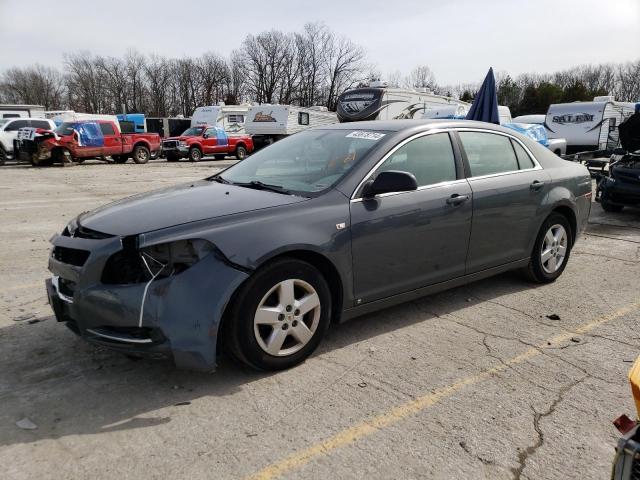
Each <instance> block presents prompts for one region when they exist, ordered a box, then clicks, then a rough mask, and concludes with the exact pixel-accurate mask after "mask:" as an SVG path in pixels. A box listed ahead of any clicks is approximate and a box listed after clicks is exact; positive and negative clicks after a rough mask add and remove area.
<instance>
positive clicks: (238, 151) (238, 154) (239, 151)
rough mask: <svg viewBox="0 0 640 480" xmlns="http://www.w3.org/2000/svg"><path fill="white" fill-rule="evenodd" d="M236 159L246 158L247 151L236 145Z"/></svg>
mask: <svg viewBox="0 0 640 480" xmlns="http://www.w3.org/2000/svg"><path fill="white" fill-rule="evenodd" d="M236 158H237V159H238V160H244V159H245V158H247V149H246V148H245V147H244V146H243V145H238V146H237V147H236Z"/></svg>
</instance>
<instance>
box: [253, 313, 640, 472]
mask: <svg viewBox="0 0 640 480" xmlns="http://www.w3.org/2000/svg"><path fill="white" fill-rule="evenodd" d="M638 308H640V301H638V302H634V303H631V304H629V305H627V306H625V307H622V308H620V309H619V310H616V311H614V312H612V313H610V314H608V315H604V316H602V317H598V318H596V319H594V320H592V321H590V322H588V323H585V324H583V325H581V326H579V327H578V328H576V329H575V330H574V331H573V332H567V333H562V334H559V335H556V336H554V337H551V338H550V339H548V340H546V341H545V342H543V343H542V344H540V345H539V346H538V347H531V348H530V349H528V350H526V351H525V352H524V353H521V354H520V355H518V356H516V357H513V358H511V359H509V360H507V361H505V362H504V364H500V365H498V366H496V367H493V368H490V369H488V370H484V371H482V372H480V373H478V374H477V375H472V376H469V377H466V378H463V379H461V380H458V381H457V382H454V383H451V384H449V385H446V386H444V387H440V388H438V389H436V390H435V391H433V392H432V393H429V394H426V395H423V396H421V397H418V398H416V399H415V400H412V401H410V402H407V403H404V404H402V405H399V406H397V407H395V408H393V409H391V410H389V411H388V412H386V413H382V414H380V415H377V416H375V417H374V418H372V419H370V420H365V421H363V422H360V423H358V424H356V425H354V426H352V427H350V428H347V429H345V430H342V431H341V432H339V433H337V434H335V435H333V436H332V437H329V438H327V439H326V440H323V441H321V442H319V443H316V444H315V445H312V446H310V447H308V448H305V449H304V450H300V451H298V452H295V453H293V454H292V455H290V456H288V457H286V458H284V459H282V460H280V461H278V462H276V463H273V464H271V465H268V466H267V467H265V468H263V469H262V470H260V471H259V472H257V473H255V474H253V475H250V476H249V477H247V479H248V480H271V479H274V478H277V477H280V476H281V475H283V474H285V473H287V472H290V471H292V470H296V469H299V468H301V467H303V466H304V465H306V464H307V463H309V462H311V461H312V460H314V459H315V458H318V457H321V456H323V455H327V454H329V453H331V452H332V451H333V450H336V449H338V448H340V447H344V446H346V445H349V444H351V443H353V442H355V441H357V440H358V439H360V438H363V437H367V436H369V435H373V434H374V433H376V432H378V431H379V430H381V429H383V428H384V427H387V426H389V425H392V424H394V423H397V422H399V421H401V420H403V419H405V418H407V417H409V416H410V415H413V414H416V413H418V412H420V411H422V410H425V409H427V408H429V407H431V406H433V405H435V404H437V403H438V402H440V401H441V400H444V399H445V398H448V397H451V396H452V395H454V394H455V393H457V392H459V391H460V390H462V389H463V388H465V387H468V386H470V385H474V384H476V383H480V382H482V381H484V380H486V379H488V378H489V377H491V376H492V375H494V374H496V373H498V372H501V371H504V370H506V369H508V368H509V367H511V366H512V365H516V364H519V363H523V362H525V361H527V360H529V359H530V358H532V357H536V356H538V355H541V354H542V352H541V351H540V350H541V349H543V348H544V347H550V346H551V347H553V346H558V345H559V344H562V343H564V342H567V341H569V340H570V339H571V337H572V336H575V334H576V333H581V334H584V333H587V332H589V331H591V330H593V329H594V328H597V327H599V326H600V325H602V324H604V323H607V322H611V321H613V320H616V319H618V318H620V317H623V316H625V315H627V314H628V313H631V312H633V311H634V310H637V309H638ZM547 342H549V343H550V344H551V345H549V344H548V343H547Z"/></svg>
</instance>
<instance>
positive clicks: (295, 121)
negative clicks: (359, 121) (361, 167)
mask: <svg viewBox="0 0 640 480" xmlns="http://www.w3.org/2000/svg"><path fill="white" fill-rule="evenodd" d="M337 121H338V119H337V117H336V114H335V113H333V112H329V111H328V110H327V108H326V107H320V106H315V107H296V106H293V105H269V104H262V105H255V106H253V107H251V108H249V111H248V113H247V121H246V123H245V130H246V132H247V134H249V135H251V136H252V137H253V142H254V143H255V144H256V148H260V147H263V146H265V145H269V144H270V143H273V142H275V141H276V140H279V139H281V138H282V137H285V136H287V135H291V134H293V133H297V132H300V131H302V130H306V129H307V128H311V127H319V126H322V125H330V124H332V123H337Z"/></svg>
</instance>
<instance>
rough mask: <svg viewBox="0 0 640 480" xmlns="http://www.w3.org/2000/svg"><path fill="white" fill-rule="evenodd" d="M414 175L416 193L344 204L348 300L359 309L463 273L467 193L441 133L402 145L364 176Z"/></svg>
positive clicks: (468, 209)
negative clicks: (351, 296) (347, 214)
mask: <svg viewBox="0 0 640 480" xmlns="http://www.w3.org/2000/svg"><path fill="white" fill-rule="evenodd" d="M385 170H399V171H406V172H409V173H412V174H413V175H414V176H415V177H416V180H417V183H418V189H417V190H414V191H407V192H394V193H386V194H382V195H377V196H375V197H374V198H371V199H363V198H362V197H361V195H360V190H361V189H362V187H360V189H359V190H358V191H356V194H355V198H354V199H352V200H351V202H350V209H351V235H352V243H351V245H352V247H351V248H352V259H353V275H354V294H355V298H356V299H357V301H358V303H367V302H370V301H374V300H378V299H382V298H385V297H389V296H391V295H396V294H399V293H403V292H406V291H409V290H413V289H416V288H420V287H424V286H427V285H432V284H435V283H439V282H443V281H446V280H450V279H452V278H456V277H459V276H462V275H464V273H465V262H466V257H467V250H468V247H469V234H470V230H471V214H472V192H471V188H470V186H469V183H468V182H467V180H466V179H465V178H464V173H463V168H462V163H461V159H460V157H459V156H458V155H456V154H454V149H453V146H452V138H451V136H450V134H449V133H447V132H440V133H431V134H426V135H425V134H420V135H419V136H417V137H413V138H411V139H409V140H405V141H403V142H401V143H400V144H399V145H398V146H397V147H395V149H394V150H392V151H391V152H390V153H389V154H388V155H387V158H386V159H385V160H384V161H383V162H382V163H381V164H380V165H379V166H378V167H377V168H376V170H375V171H374V172H373V174H372V175H371V176H370V177H369V178H375V176H376V175H377V174H378V173H379V172H381V171H385Z"/></svg>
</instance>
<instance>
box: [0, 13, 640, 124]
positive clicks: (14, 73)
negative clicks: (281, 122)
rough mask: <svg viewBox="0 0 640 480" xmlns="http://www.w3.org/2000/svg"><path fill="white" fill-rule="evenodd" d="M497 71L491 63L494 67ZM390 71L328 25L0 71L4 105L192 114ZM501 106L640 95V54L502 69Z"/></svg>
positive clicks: (299, 97)
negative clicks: (217, 47)
mask: <svg viewBox="0 0 640 480" xmlns="http://www.w3.org/2000/svg"><path fill="white" fill-rule="evenodd" d="M487 68H488V66H487ZM380 77H383V78H384V76H383V75H381V74H380V73H379V72H377V71H376V69H375V68H374V67H372V66H371V65H370V64H369V63H368V62H367V58H366V54H365V50H364V48H363V47H362V46H360V45H357V44H355V43H353V42H352V41H351V40H349V39H348V38H346V37H344V36H340V35H338V34H336V33H335V32H333V31H332V30H330V29H329V28H328V27H327V26H326V25H324V24H322V23H309V24H307V25H305V26H304V28H303V29H302V31H301V32H296V33H284V32H280V31H277V30H271V31H265V32H262V33H259V34H257V35H247V36H246V37H245V39H244V41H243V42H242V44H241V45H240V47H239V48H238V49H236V50H234V51H233V52H232V53H231V55H230V56H229V58H225V57H223V56H221V55H218V54H216V53H213V52H210V53H205V54H203V55H201V56H199V57H186V58H167V57H163V56H161V55H158V54H152V55H143V54H141V53H139V52H137V51H135V50H131V51H129V52H128V53H127V54H126V55H125V56H124V57H107V56H100V55H93V54H92V53H91V52H86V51H83V52H75V53H71V54H66V55H65V56H64V65H63V68H62V69H56V68H53V67H47V66H43V65H33V66H28V67H14V68H9V69H7V70H5V71H4V72H3V73H2V74H1V75H0V103H23V104H37V105H44V106H45V107H46V108H47V110H63V109H65V110H66V109H70V110H75V111H78V112H87V113H119V112H122V110H123V107H124V108H125V109H126V111H127V112H143V113H146V114H147V115H149V116H162V117H164V116H174V115H184V116H190V115H191V114H192V112H193V110H194V109H195V108H196V107H198V106H203V105H214V104H217V103H219V102H221V101H223V102H225V103H227V104H235V103H240V102H246V101H249V102H258V103H281V104H294V105H301V106H311V105H324V106H326V107H328V108H329V109H330V110H335V106H336V100H337V97H338V95H339V94H340V93H342V92H343V91H344V90H346V89H348V88H351V87H354V86H357V85H361V84H364V83H366V82H367V81H368V80H369V79H374V78H380ZM496 77H497V79H496V80H497V85H498V89H499V91H498V96H499V99H498V100H499V103H500V104H501V105H507V106H509V107H510V109H511V111H512V113H513V114H514V115H518V114H523V113H544V112H546V109H547V107H548V106H549V104H551V103H559V102H564V101H575V100H591V99H592V98H593V97H594V96H595V95H607V94H609V95H615V97H616V99H617V100H625V101H636V100H639V99H640V61H636V62H631V63H625V64H603V65H587V66H578V67H574V68H571V69H568V70H565V71H562V72H557V73H553V74H523V75H519V76H517V77H515V78H512V77H511V76H509V75H508V74H506V73H501V72H499V73H498V74H497V75H496ZM386 78H387V79H388V81H389V84H390V85H395V86H403V87H409V88H420V87H427V88H429V89H431V90H432V91H434V92H435V93H438V94H442V95H449V96H453V97H456V98H460V99H462V100H466V101H470V100H471V99H472V98H473V96H474V95H475V92H476V91H477V89H478V87H479V85H480V81H481V80H482V79H481V78H479V79H478V80H479V81H478V83H477V84H462V83H461V84H458V85H444V86H443V85H438V83H437V82H436V78H435V76H434V74H433V72H432V71H431V69H430V68H429V67H428V66H427V65H417V66H416V67H415V68H414V69H413V70H412V71H411V72H409V73H408V74H406V75H403V74H402V73H401V72H394V73H391V74H389V75H387V76H386Z"/></svg>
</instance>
